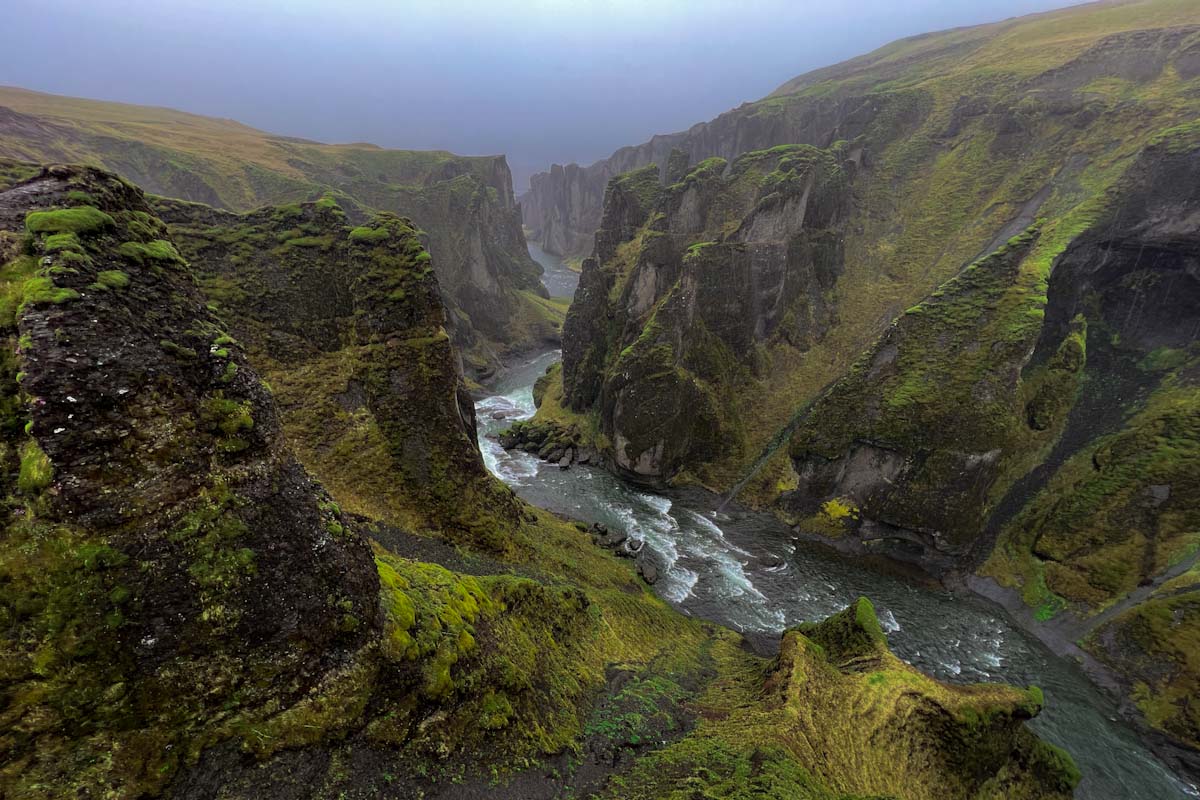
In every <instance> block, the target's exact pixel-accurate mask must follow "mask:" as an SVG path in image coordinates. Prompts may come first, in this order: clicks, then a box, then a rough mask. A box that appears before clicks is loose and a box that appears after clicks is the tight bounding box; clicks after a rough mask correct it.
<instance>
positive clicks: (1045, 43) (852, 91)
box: [518, 0, 1198, 256]
mask: <svg viewBox="0 0 1200 800" xmlns="http://www.w3.org/2000/svg"><path fill="white" fill-rule="evenodd" d="M1197 23H1198V20H1197V19H1196V16H1195V8H1194V4H1192V3H1190V2H1189V0H1117V1H1116V2H1106V3H1094V4H1083V5H1081V6H1079V7H1075V8H1066V9H1059V10H1055V11H1050V12H1047V13H1043V14H1037V15H1031V16H1027V17H1019V18H1012V19H1007V20H1004V21H1002V22H997V23H993V24H988V25H979V26H973V27H967V28H956V29H953V30H948V31H942V32H938V33H929V34H923V35H920V36H913V37H910V38H907V39H901V40H898V41H896V42H893V43H891V44H888V45H886V46H884V47H881V48H879V49H878V50H875V51H873V52H871V53H868V54H865V55H862V56H859V57H857V58H853V59H850V60H849V61H845V62H842V63H840V64H835V65H833V66H829V67H824V68H822V69H818V70H814V71H813V72H809V73H806V74H804V75H800V76H798V77H796V78H793V79H792V80H790V81H788V82H786V83H784V84H783V85H782V86H780V87H779V88H778V89H776V90H775V91H774V92H772V93H771V94H770V95H768V96H767V97H764V98H762V99H761V100H757V101H754V102H750V103H744V104H742V105H741V106H739V107H737V108H735V109H732V110H730V111H727V112H725V113H724V114H721V115H720V116H718V117H716V118H715V119H712V120H709V121H707V122H701V123H698V124H696V125H693V126H692V127H690V128H688V129H687V130H685V131H679V132H676V133H667V134H661V135H656V136H654V137H652V138H651V139H650V140H648V141H646V142H643V143H641V144H638V145H633V146H629V147H622V148H620V149H619V150H617V151H616V152H614V153H613V154H612V155H611V156H609V157H608V158H605V159H602V160H600V161H597V162H595V163H593V164H590V165H588V166H581V165H578V164H567V165H558V164H555V165H553V166H552V167H551V168H550V169H549V170H548V171H546V172H542V173H538V174H535V175H533V176H532V177H531V178H530V190H529V191H528V192H526V193H525V194H523V195H521V196H520V198H518V199H519V200H520V203H521V208H522V211H523V214H524V220H525V225H526V227H527V228H528V229H529V231H530V238H531V239H533V240H535V241H538V242H541V244H542V246H543V248H545V249H546V251H547V252H551V253H555V254H558V255H563V256H584V255H587V254H588V253H589V252H590V251H591V247H592V237H593V234H594V233H595V232H596V231H597V230H598V229H599V228H600V227H601V224H600V223H601V220H602V218H603V208H604V196H605V187H606V186H607V185H608V182H609V181H610V180H611V179H612V178H614V177H616V176H618V175H621V174H623V173H625V172H630V171H632V170H635V169H640V168H642V167H645V166H647V165H649V164H657V165H658V168H659V173H660V177H662V178H663V179H664V181H669V180H670V178H669V176H668V174H667V173H668V171H669V169H668V168H669V163H668V162H669V160H670V157H671V153H672V151H674V150H678V151H680V152H681V153H682V154H683V156H684V157H685V158H686V160H687V161H689V162H690V163H693V164H696V163H699V162H701V161H703V160H704V159H706V158H713V157H719V158H724V159H726V160H728V161H734V160H736V159H737V158H738V156H740V155H742V154H743V153H746V152H749V151H752V150H761V149H764V148H769V147H774V146H776V145H781V144H810V145H814V146H817V147H828V146H829V145H831V144H832V143H834V142H835V141H838V140H852V139H854V138H856V137H857V136H859V135H861V134H863V133H865V132H868V131H870V129H871V128H872V127H874V126H876V125H878V124H879V123H880V122H881V121H885V120H886V121H888V124H896V125H898V126H900V127H902V128H903V129H904V130H905V131H907V132H908V133H912V134H915V138H914V139H913V140H911V141H908V142H907V143H905V144H903V145H902V146H901V148H900V149H901V150H903V151H904V153H905V157H906V158H909V157H910V158H914V159H916V160H917V164H914V166H917V167H918V168H919V169H922V170H924V169H926V168H927V167H926V166H921V165H920V162H921V161H922V160H925V159H928V160H930V161H932V160H934V159H936V158H938V154H939V151H940V150H941V148H938V149H936V150H931V149H930V147H931V145H934V144H949V143H950V142H951V141H952V140H953V139H956V138H957V137H958V136H959V135H960V134H962V133H963V132H965V131H966V130H967V129H969V128H971V127H974V126H977V125H979V124H980V123H985V124H988V125H989V126H990V128H991V130H992V132H993V133H994V134H995V137H996V140H997V142H999V143H1000V144H1001V145H1002V146H1004V145H1009V146H1015V147H1017V148H1018V149H1019V148H1020V146H1021V142H1022V141H1023V140H1025V139H1026V138H1027V137H1028V135H1029V134H1030V133H1034V132H1036V131H1037V129H1039V128H1041V129H1042V130H1043V131H1044V130H1045V128H1044V127H1043V126H1042V125H1041V123H1039V122H1038V121H1037V118H1038V117H1041V116H1045V115H1048V116H1050V117H1054V118H1057V120H1058V121H1059V122H1068V123H1069V124H1068V126H1066V127H1068V128H1070V127H1075V128H1082V127H1086V126H1087V125H1090V124H1091V123H1092V122H1095V121H1098V120H1099V119H1100V118H1101V116H1103V115H1104V114H1106V113H1108V112H1111V110H1112V108H1113V104H1114V101H1118V102H1119V101H1122V100H1137V101H1138V102H1140V103H1146V104H1149V105H1152V106H1157V105H1158V104H1160V103H1161V104H1164V105H1166V106H1170V105H1173V101H1171V100H1170V99H1168V97H1166V96H1162V95H1158V94H1157V92H1156V91H1155V90H1152V91H1151V92H1149V93H1146V94H1142V93H1141V92H1140V91H1139V90H1138V87H1139V85H1140V86H1145V85H1147V84H1157V86H1158V87H1161V86H1162V83H1160V80H1161V79H1162V78H1163V77H1167V76H1169V77H1170V78H1172V79H1176V78H1177V79H1178V80H1180V81H1183V82H1186V81H1190V80H1192V79H1193V78H1195V77H1196V74H1195V70H1196V56H1195V52H1196V49H1195V48H1196V44H1195V41H1194V39H1192V38H1191V36H1192V33H1193V31H1191V30H1189V29H1188V26H1192V25H1196V24H1197ZM1164 67H1165V68H1166V70H1165V74H1164V72H1163V69H1164ZM1139 94H1141V96H1140V97H1137V95H1139ZM1130 110H1131V109H1130ZM1159 110H1167V109H1166V108H1160V109H1159ZM1173 110H1179V109H1173ZM931 116H932V117H936V119H937V120H938V124H936V125H928V124H927V122H929V121H931V120H930V117H931ZM1125 124H1131V125H1133V126H1134V127H1135V128H1136V127H1140V125H1141V123H1139V122H1138V121H1137V119H1136V115H1135V116H1130V117H1127V118H1126V119H1125ZM989 138H990V137H989ZM1062 143H1063V144H1065V142H1062ZM1055 147H1057V144H1051V145H1050V149H1054V148H1055ZM946 149H947V150H949V149H953V148H946ZM1076 152H1083V151H1076ZM964 155H967V154H966V153H960V154H959V156H964ZM1048 155H1051V154H1050V153H1046V154H1042V155H1041V156H1039V157H1040V158H1044V157H1046V156H1048ZM951 160H953V159H951ZM976 163H977V164H979V165H980V166H982V167H983V168H984V169H983V171H985V172H988V173H989V174H990V175H991V176H992V177H993V179H994V178H995V176H1000V175H1003V174H1004V173H1005V172H1006V170H1005V169H1004V168H1003V167H1002V166H1001V165H1000V164H995V163H994V164H991V165H989V164H988V160H987V159H983V160H980V161H977V162H976ZM928 166H932V165H928ZM992 170H994V171H992ZM970 182H971V181H970V177H969V176H967V175H960V176H959V178H958V179H957V180H956V181H955V182H954V184H955V185H954V186H951V185H948V184H945V183H943V182H941V181H938V180H934V181H931V182H929V183H928V184H927V186H928V187H931V188H932V189H933V190H934V191H933V192H932V193H931V196H930V197H929V200H930V201H933V202H934V203H939V201H938V199H937V197H936V195H937V194H938V193H940V192H945V191H953V192H955V193H958V192H960V191H961V190H962V189H965V188H968V186H969V184H970ZM892 188H894V189H898V188H901V187H899V186H895V185H893V187H892ZM1034 188H1036V187H1034ZM1031 194H1032V193H1031ZM917 196H918V197H919V196H920V195H917ZM896 199H897V200H901V199H902V197H897V198H896ZM940 206H941V208H943V209H944V210H947V211H949V212H951V214H952V217H951V218H953V217H956V216H957V214H958V209H955V208H952V207H951V206H948V205H947V204H946V203H945V202H940ZM995 211H996V212H999V213H1003V210H1002V209H996V210H995ZM948 221H949V220H948Z"/></svg>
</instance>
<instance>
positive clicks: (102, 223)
mask: <svg viewBox="0 0 1200 800" xmlns="http://www.w3.org/2000/svg"><path fill="white" fill-rule="evenodd" d="M115 224H116V223H115V222H114V221H113V218H112V217H110V216H109V215H108V214H105V213H104V212H103V211H101V210H100V209H98V208H95V207H94V206H77V207H75V208H62V209H57V210H55V211H31V212H29V214H27V215H26V216H25V229H26V230H27V231H29V232H30V233H37V234H54V233H73V234H89V233H95V232H97V231H101V230H104V229H105V228H111V227H113V225H115Z"/></svg>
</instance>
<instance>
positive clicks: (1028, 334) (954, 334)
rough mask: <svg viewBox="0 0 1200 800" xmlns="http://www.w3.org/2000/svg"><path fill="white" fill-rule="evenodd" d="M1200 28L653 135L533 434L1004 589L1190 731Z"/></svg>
mask: <svg viewBox="0 0 1200 800" xmlns="http://www.w3.org/2000/svg"><path fill="white" fill-rule="evenodd" d="M1198 31H1200V13H1198V10H1197V7H1196V5H1195V4H1190V3H1182V2H1174V1H1173V0H1142V1H1139V2H1116V3H1104V4H1090V5H1086V6H1081V7H1078V8H1071V9H1066V10H1063V11H1057V12H1052V13H1049V14H1042V15H1037V16H1034V17H1028V18H1023V19H1018V20H1010V21H1007V22H1005V23H1001V24H998V25H994V26H984V27H982V28H972V29H964V30H959V31H953V32H948V33H944V34H934V35H930V36H926V37H919V38H917V39H912V40H906V41H903V42H899V43H896V44H895V45H891V46H889V47H887V48H884V49H883V50H881V51H878V52H877V53H875V54H872V55H870V56H867V57H864V58H862V59H858V60H856V61H853V62H848V63H847V64H844V65H840V66H838V67H833V68H830V69H829V70H825V71H821V72H819V73H815V74H813V75H812V76H809V77H807V78H805V79H800V80H797V81H795V82H792V83H790V84H788V85H786V86H785V87H782V88H781V89H780V90H779V91H778V92H777V93H776V94H774V95H773V96H772V97H770V98H767V99H766V100H764V101H761V102H759V103H756V104H751V105H749V106H746V107H744V108H742V109H739V110H737V111H734V112H730V114H729V115H726V116H725V117H722V118H721V119H720V120H718V121H717V122H714V123H710V124H708V125H707V126H700V127H697V128H695V129H693V130H692V131H690V132H689V133H687V134H682V135H680V137H663V138H660V139H656V140H655V141H654V142H652V143H651V145H648V146H647V147H646V148H642V149H639V150H638V151H637V153H638V155H637V156H636V158H634V157H633V156H630V158H631V159H632V160H633V162H635V163H633V164H630V165H631V166H637V167H639V168H638V169H635V170H633V171H630V172H626V173H624V174H623V175H621V176H619V177H615V178H613V179H612V180H611V181H609V183H608V190H607V192H606V195H605V204H604V210H603V216H602V218H598V220H597V222H596V225H597V226H598V230H597V232H596V235H595V245H594V247H595V249H594V258H593V259H592V260H591V261H589V262H587V266H586V267H585V270H584V274H583V276H582V278H581V283H580V290H579V293H578V294H577V295H576V299H575V302H574V303H573V305H572V308H571V310H570V311H569V313H568V322H567V324H566V326H565V334H564V346H563V350H564V359H563V367H562V369H561V372H560V373H556V374H554V375H550V376H548V379H547V383H548V385H547V386H545V387H544V391H543V392H542V394H541V398H542V399H541V406H540V408H539V411H538V415H537V416H536V417H535V419H534V420H533V421H532V422H531V423H528V424H527V425H526V426H524V428H523V429H521V430H518V431H516V433H517V434H518V435H519V436H518V440H517V442H516V443H518V444H520V443H521V439H520V437H522V436H523V437H525V438H526V439H529V438H532V439H535V440H537V439H540V441H542V442H551V443H552V444H553V448H550V449H549V450H547V446H546V445H544V444H543V445H540V448H541V450H546V451H547V452H558V451H561V452H566V448H567V447H568V446H569V445H573V446H574V447H575V448H576V449H575V451H574V452H580V451H583V452H587V450H588V448H591V449H594V450H596V451H598V452H600V453H602V454H604V456H605V458H606V460H607V461H608V462H609V463H610V464H612V465H613V466H614V467H615V468H616V469H617V470H618V471H620V472H622V473H624V474H626V475H630V476H633V477H636V478H638V479H641V480H648V481H654V482H673V483H689V482H690V483H701V484H703V485H705V486H708V487H710V488H713V489H717V490H721V491H727V490H733V491H736V492H739V493H740V494H739V496H740V497H741V498H742V499H744V500H747V501H749V502H752V503H755V504H759V505H763V506H770V507H772V508H774V509H775V510H776V511H778V512H779V513H780V514H781V515H783V516H784V517H785V518H787V519H788V520H789V521H791V522H793V523H794V524H795V525H796V526H797V528H798V530H799V531H800V532H802V533H803V534H806V535H809V536H812V537H814V538H817V539H820V540H822V541H825V542H828V543H831V544H833V545H835V546H837V547H840V548H842V549H844V550H847V551H851V552H870V553H882V554H884V555H887V556H890V557H893V558H898V559H903V560H907V561H912V562H916V563H918V564H920V565H921V566H923V567H925V568H926V569H928V570H929V571H931V572H933V573H935V574H938V575H943V576H947V577H949V578H950V579H952V580H955V581H959V582H962V581H968V580H969V581H971V582H973V585H976V586H977V587H978V588H981V590H987V591H988V592H989V593H990V594H993V595H1005V591H1004V590H1008V591H1009V592H1011V595H1009V596H1010V597H1013V598H1018V599H1019V601H1021V602H1023V603H1025V604H1027V605H1028V607H1029V612H1028V615H1029V620H1027V622H1028V624H1029V625H1030V626H1031V627H1032V628H1034V629H1035V630H1041V631H1042V632H1043V633H1044V635H1046V636H1047V638H1048V639H1050V640H1051V641H1054V642H1060V643H1062V648H1067V649H1069V648H1070V647H1072V646H1073V645H1072V644H1071V643H1072V642H1075V641H1076V640H1081V641H1084V642H1085V644H1084V647H1085V649H1086V650H1088V651H1090V652H1091V653H1092V654H1093V655H1094V656H1095V657H1096V658H1097V659H1098V660H1099V663H1101V664H1106V665H1108V667H1109V668H1111V669H1113V670H1115V671H1116V673H1117V676H1116V677H1117V680H1118V681H1119V682H1121V683H1123V684H1124V685H1125V687H1126V689H1127V693H1128V696H1129V698H1131V702H1133V703H1136V704H1137V706H1138V707H1139V708H1140V709H1141V710H1142V711H1143V712H1145V714H1146V717H1147V719H1148V720H1150V721H1151V722H1152V724H1154V725H1156V726H1158V727H1159V728H1161V729H1162V730H1164V731H1166V732H1168V733H1169V735H1170V736H1171V737H1173V738H1174V739H1175V740H1176V741H1177V742H1180V743H1182V744H1183V745H1185V746H1187V747H1192V748H1194V747H1195V746H1196V745H1197V744H1200V738H1198V737H1197V731H1198V730H1200V729H1198V728H1197V727H1196V718H1195V714H1194V711H1193V710H1192V709H1191V705H1190V701H1188V700H1186V699H1185V698H1187V697H1190V696H1192V694H1193V689H1194V688H1195V686H1196V683H1195V681H1196V679H1197V677H1198V676H1197V673H1196V672H1195V668H1196V667H1195V664H1194V663H1193V659H1191V658H1190V657H1188V656H1187V655H1186V654H1185V652H1184V651H1182V650H1180V649H1178V647H1177V646H1176V645H1175V644H1171V643H1170V641H1171V637H1172V635H1178V636H1179V637H1180V638H1181V640H1183V641H1190V637H1191V633H1190V630H1191V627H1192V626H1193V623H1194V620H1193V617H1194V616H1195V615H1194V614H1192V613H1191V606H1190V605H1188V603H1190V602H1192V599H1191V595H1192V594H1193V590H1192V589H1191V588H1190V587H1191V586H1192V585H1191V584H1189V583H1187V580H1188V579H1187V578H1186V577H1185V576H1186V575H1189V574H1191V573H1189V572H1187V570H1188V568H1189V567H1190V566H1191V565H1192V564H1193V563H1194V558H1195V554H1196V552H1197V551H1198V550H1200V541H1197V539H1196V535H1195V534H1196V530H1197V528H1198V524H1197V523H1198V519H1197V508H1196V506H1195V498H1196V497H1200V495H1198V494H1197V492H1196V491H1194V484H1195V482H1196V480H1197V474H1196V470H1195V459H1194V455H1195V454H1194V453H1193V450H1194V447H1193V446H1192V444H1193V442H1194V440H1195V438H1196V436H1195V433H1196V430H1195V419H1194V416H1195V413H1194V412H1195V401H1196V397H1195V389H1194V383H1195V364H1194V361H1195V358H1196V356H1197V351H1196V345H1195V338H1196V332H1197V330H1198V325H1197V323H1198V322H1200V320H1198V319H1197V317H1196V313H1195V308H1196V307H1197V302H1196V301H1197V299H1200V285H1198V284H1197V277H1196V266H1195V265H1196V263H1197V260H1196V259H1197V249H1196V245H1195V241H1194V240H1195V237H1196V231H1197V227H1196V220H1195V215H1194V208H1195V204H1196V203H1197V201H1198V200H1200V198H1197V197H1196V196H1195V194H1194V191H1195V189H1194V187H1195V185H1196V177H1197V166H1196V165H1197V163H1198V159H1200V154H1198V152H1197V142H1198V139H1197V133H1196V131H1197V129H1196V125H1195V119H1196V118H1197V117H1200V101H1198V99H1197V98H1198V97H1200V95H1198V94H1197V92H1196V91H1195V87H1196V81H1197V80H1200V66H1198V65H1200V58H1198V56H1197V53H1198V52H1200V39H1198V38H1197V36H1198ZM773 137H783V138H782V139H776V138H773ZM764 139H765V141H764ZM779 141H790V142H802V143H804V142H807V143H808V144H798V145H797V144H792V145H786V146H776V147H772V148H769V149H766V150H750V151H749V152H746V151H747V149H748V148H749V147H752V146H762V145H763V144H775V143H777V142H779ZM668 144H670V145H671V146H672V147H675V148H676V149H675V151H674V153H673V155H672V154H671V152H670V151H669V150H666V149H665V148H666V147H667V145H668ZM631 152H632V151H631ZM651 152H653V153H654V156H655V160H656V161H657V163H658V165H659V166H654V165H653V164H650V165H648V166H642V164H644V163H646V162H645V161H643V160H642V159H643V157H646V158H648V154H649V153H651ZM781 152H790V153H791V154H792V155H790V156H789V157H788V159H790V161H789V160H786V159H785V160H780V162H779V164H778V166H770V164H769V162H766V161H764V159H774V158H776V157H777V156H776V155H774V154H778V153H781ZM626 155H629V154H628V153H627V154H626ZM701 156H705V157H706V158H704V159H703V160H700V157H701ZM729 156H735V157H734V158H732V159H731V161H730V162H729V163H726V162H725V161H724V160H723V158H726V157H729ZM622 158H624V156H622ZM618 160H620V159H618ZM613 163H616V162H613ZM621 163H622V166H626V164H625V163H624V162H623V161H622V162H621ZM747 163H749V164H750V165H755V164H767V166H766V171H765V173H760V174H759V178H758V179H757V186H758V187H759V189H758V191H759V192H760V193H758V194H754V195H747V194H744V193H743V192H742V189H743V187H745V186H747V185H748V184H746V183H745V176H747V175H752V174H755V169H754V167H753V166H751V168H749V169H747V166H746V165H747ZM685 165H687V166H685ZM584 196H586V193H584ZM685 198H686V200H685ZM746 198H749V202H746ZM789 203H790V204H791V205H789ZM529 207H532V206H529ZM577 210H578V209H572V213H575V211H577ZM773 214H774V215H773ZM535 227H536V226H535ZM776 276H778V277H777V278H776ZM706 293H707V294H706ZM554 448H558V450H555V449H554ZM979 575H983V576H986V577H987V579H990V580H994V581H996V582H998V583H999V584H1000V585H1001V587H1002V589H997V588H996V587H995V586H993V585H992V584H984V583H979V581H980V580H981V579H980V578H979V577H978V576H979ZM1168 583H1169V584H1170V585H1171V586H1172V587H1173V588H1172V590H1170V593H1166V590H1164V589H1163V588H1162V586H1164V585H1167V584H1168ZM993 590H994V591H993ZM1143 602H1146V603H1148V604H1150V605H1147V606H1145V607H1143V606H1141V605H1140V604H1141V603H1143ZM1168 609H1170V611H1169V614H1170V619H1171V621H1170V622H1169V623H1167V622H1166V621H1165V620H1166V618H1167V615H1168ZM1040 625H1044V627H1043V628H1039V626H1040ZM1164 626H1166V627H1164ZM1062 648H1060V649H1062ZM1097 668H1099V667H1097Z"/></svg>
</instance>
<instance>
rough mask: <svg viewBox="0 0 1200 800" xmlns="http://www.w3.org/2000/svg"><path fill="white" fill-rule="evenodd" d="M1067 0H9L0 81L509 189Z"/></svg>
mask: <svg viewBox="0 0 1200 800" xmlns="http://www.w3.org/2000/svg"><path fill="white" fill-rule="evenodd" d="M1074 2H1076V0H855V1H854V2H844V1H843V0H836V1H835V0H524V1H523V2H521V1H520V0H422V2H409V1H408V0H340V2H337V1H335V0H324V1H318V0H3V3H2V5H3V6H4V11H3V12H2V13H0V25H2V26H3V28H4V45H3V47H0V84H9V85H15V86H23V87H26V88H30V89H38V90H41V91H48V92H55V93H59V94H69V95H76V96H81V97H94V98H98V99H104V100H121V101H126V102H132V103H145V104H151V105H164V106H171V107H174V108H179V109H183V110H186V111H194V112H197V113H201V114H209V115H212V116H220V117H231V118H233V119H237V120H240V121H242V122H245V123H247V124H250V125H253V126H255V127H259V128H264V129H266V130H269V131H273V132H277V133H285V134H290V135H294V136H305V137H309V138H313V139H319V140H322V141H332V142H347V141H368V142H374V143H375V144H379V145H384V146H388V147H405V148H418V149H429V148H438V149H446V150H453V151H456V152H459V153H469V154H492V153H506V154H508V157H509V163H510V164H511V165H512V166H513V172H514V175H515V177H516V182H517V187H516V188H517V190H518V191H520V190H521V189H522V188H523V184H524V183H525V180H526V178H527V176H528V175H529V173H531V172H533V171H536V170H538V169H542V168H544V167H545V166H547V165H548V164H550V163H551V162H559V163H565V162H569V161H577V162H580V163H590V162H591V161H594V160H596V159H598V158H602V157H604V156H606V155H608V154H609V153H610V152H612V151H613V150H614V149H616V148H617V147H620V146H622V145H626V144H636V143H638V142H641V141H643V140H645V139H647V138H648V137H650V136H651V135H653V134H655V133H667V132H670V131H675V130H679V129H682V128H686V127H688V126H690V125H692V124H693V123H696V122H700V121H702V120H706V119H709V118H711V117H714V116H716V115H717V114H719V113H720V112H722V111H724V110H726V109H729V108H732V107H734V106H736V105H738V104H739V103H741V102H743V101H746V100H754V99H757V98H759V97H762V96H763V95H765V94H767V93H769V92H770V91H771V90H772V89H774V88H775V87H776V86H778V85H779V84H781V83H783V82H784V81H786V80H787V79H789V78H791V77H794V76H796V75H798V74H800V73H802V72H806V71H807V70H810V69H813V68H815V67H820V66H825V65H827V64H830V63H834V62H837V61H840V60H842V59H845V58H849V57H851V56H854V55H858V54H860V53H864V52H867V51H869V50H871V49H874V48H875V47H878V46H879V45H881V44H884V43H886V42H888V41H891V40H892V39H896V38H898V37H901V36H907V35H910V34H914V33H922V32H926V31H930V30H936V29H941V28H947V27H953V26H958V25H968V24H973V23H979V22H988V21H993V20H998V19H1004V18H1006V17H1011V16H1017V15H1020V14H1026V13H1030V12H1033V11H1039V10H1044V9H1049V8H1057V7H1062V6H1066V5H1072V4H1074Z"/></svg>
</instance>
